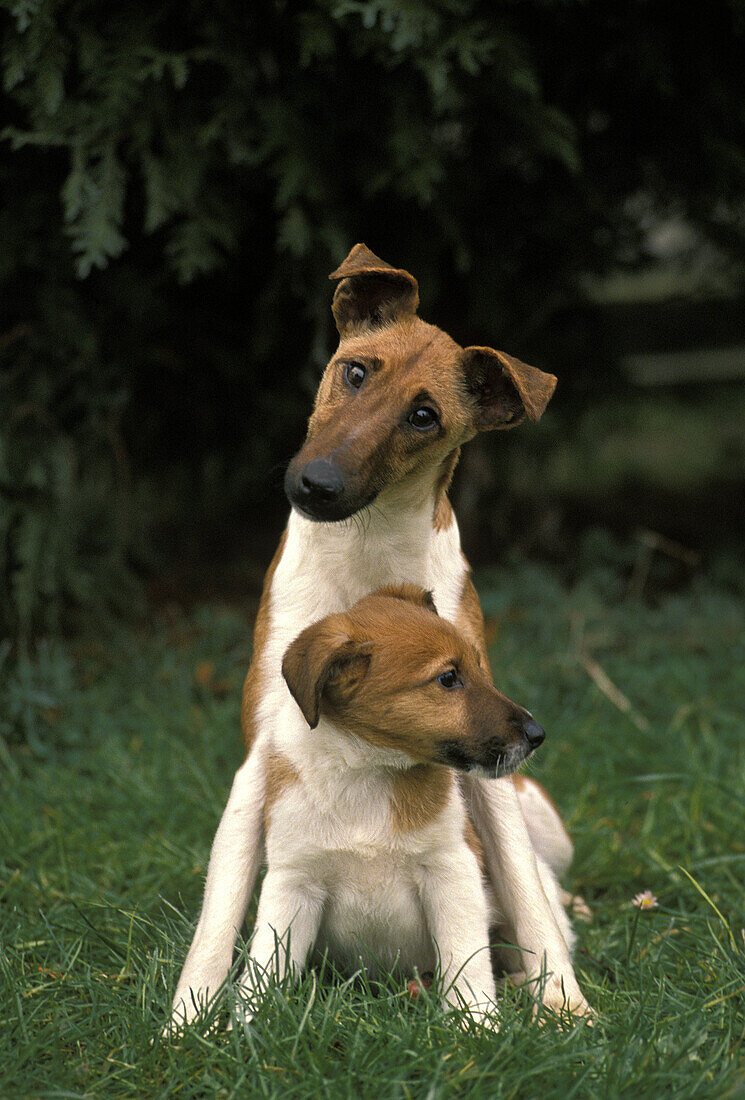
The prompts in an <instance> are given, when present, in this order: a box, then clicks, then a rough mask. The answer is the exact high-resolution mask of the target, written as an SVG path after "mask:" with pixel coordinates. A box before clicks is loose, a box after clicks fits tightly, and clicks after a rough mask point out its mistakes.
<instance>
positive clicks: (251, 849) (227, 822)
mask: <svg viewBox="0 0 745 1100" xmlns="http://www.w3.org/2000/svg"><path fill="white" fill-rule="evenodd" d="M264 781H265V775H264V763H263V754H262V753H260V752H258V751H256V750H254V751H253V752H251V753H250V754H249V756H248V757H247V758H246V760H245V762H244V763H243V764H242V765H241V767H240V768H239V769H238V771H237V772H236V775H235V779H234V780H233V787H232V789H231V791H230V797H229V798H228V804H227V806H226V807H225V812H224V813H223V815H222V819H221V821H220V825H219V827H218V830H217V833H216V834H215V840H214V843H213V845H212V852H211V854H210V862H209V867H208V869H207V880H206V882H205V888H204V903H203V905H202V912H201V915H200V917H199V922H198V924H197V928H196V932H195V933H194V939H193V941H192V945H191V947H190V949H189V954H188V955H187V957H186V962H185V963H184V969H183V971H182V973H181V977H180V978H179V982H178V986H177V987H176V994H175V996H174V998H173V1007H172V1010H171V1022H170V1025H169V1026H168V1027H166V1029H165V1030H166V1032H169V1031H171V1030H175V1029H178V1027H179V1026H181V1025H183V1024H187V1023H190V1022H191V1021H192V1020H193V1019H194V1018H195V1016H197V1015H198V1013H199V1012H200V1011H201V1010H202V1009H203V1008H204V1007H205V1005H206V1004H207V1003H208V1002H209V1001H210V1000H211V999H213V998H214V996H215V994H216V993H217V991H218V990H219V988H220V986H221V985H222V983H223V982H224V981H225V978H226V977H227V975H228V971H229V970H230V964H231V962H232V958H233V948H234V946H235V941H236V938H237V935H238V932H239V930H240V927H241V924H242V923H243V918H244V917H245V915H246V909H247V908H248V902H249V900H250V897H251V893H252V891H253V888H254V884H255V882H256V875H257V874H258V871H259V867H260V866H261V862H262V858H263V846H264V831H263V811H264Z"/></svg>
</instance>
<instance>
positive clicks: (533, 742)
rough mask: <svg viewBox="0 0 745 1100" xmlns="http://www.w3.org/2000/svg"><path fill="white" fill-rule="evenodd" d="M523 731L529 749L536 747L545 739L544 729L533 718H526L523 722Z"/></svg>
mask: <svg viewBox="0 0 745 1100" xmlns="http://www.w3.org/2000/svg"><path fill="white" fill-rule="evenodd" d="M523 733H524V734H525V737H526V740H527V742H528V744H529V745H530V747H531V749H537V748H538V746H539V745H542V744H543V742H544V741H545V739H546V731H545V730H544V728H543V727H542V726H539V725H538V723H537V722H536V721H535V719H533V718H526V720H525V721H524V722H523Z"/></svg>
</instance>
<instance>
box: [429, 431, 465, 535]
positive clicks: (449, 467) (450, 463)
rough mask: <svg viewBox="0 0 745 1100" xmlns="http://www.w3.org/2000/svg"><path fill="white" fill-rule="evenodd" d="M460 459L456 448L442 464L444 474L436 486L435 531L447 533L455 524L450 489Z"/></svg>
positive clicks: (433, 521)
mask: <svg viewBox="0 0 745 1100" xmlns="http://www.w3.org/2000/svg"><path fill="white" fill-rule="evenodd" d="M459 458H460V447H456V449H455V450H454V451H453V453H452V454H451V455H448V457H447V458H446V459H445V461H444V462H443V464H442V472H441V474H440V477H439V480H438V482H437V484H436V486H435V511H434V515H433V517H432V523H433V526H434V529H435V531H447V529H448V527H449V526H450V525H451V523H452V522H453V518H454V517H453V509H452V507H451V504H450V501H449V500H448V488H449V487H450V482H451V481H452V479H453V473H454V471H455V467H456V466H457V465H458V459H459Z"/></svg>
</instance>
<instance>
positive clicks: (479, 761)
mask: <svg viewBox="0 0 745 1100" xmlns="http://www.w3.org/2000/svg"><path fill="white" fill-rule="evenodd" d="M515 732H516V734H517V736H516V737H514V738H509V739H505V738H502V737H489V738H487V739H485V740H483V741H480V742H479V743H477V744H473V743H469V742H467V741H441V742H440V743H439V745H438V746H437V747H438V753H439V756H440V759H441V760H442V763H443V764H448V765H449V766H450V767H451V768H457V769H458V770H459V771H465V772H477V773H481V774H484V775H489V776H491V777H493V778H496V777H498V776H502V775H511V773H512V772H514V771H516V770H517V769H518V768H519V767H520V765H521V764H522V763H523V761H524V760H527V758H528V757H529V756H530V754H531V753H532V752H533V751H534V750H535V749H537V748H538V746H539V745H542V744H543V742H544V740H545V738H546V731H545V730H544V729H543V727H542V726H539V725H538V723H537V722H536V721H535V719H534V718H530V717H527V716H526V717H525V718H523V719H521V721H520V723H519V725H518V729H517V730H516V731H515Z"/></svg>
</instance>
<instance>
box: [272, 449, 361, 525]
mask: <svg viewBox="0 0 745 1100" xmlns="http://www.w3.org/2000/svg"><path fill="white" fill-rule="evenodd" d="M285 493H286V495H287V499H288V500H289V502H290V504H292V506H293V507H294V508H297V510H298V511H299V512H302V514H303V515H304V516H307V518H308V519H312V520H316V521H318V522H320V523H336V522H338V521H339V520H344V519H349V517H350V516H353V515H354V514H355V512H359V511H360V509H361V508H364V507H365V505H366V504H368V503H369V501H366V500H360V501H352V500H350V498H349V494H348V492H347V486H346V484H345V481H344V476H343V474H342V472H341V470H340V469H339V467H338V466H337V465H336V464H335V463H334V462H333V461H332V460H331V459H329V458H314V459H312V460H311V461H310V462H308V463H306V465H305V466H303V467H302V469H301V470H299V471H296V470H294V469H293V466H292V464H290V467H289V469H288V471H287V474H286V476H285Z"/></svg>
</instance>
